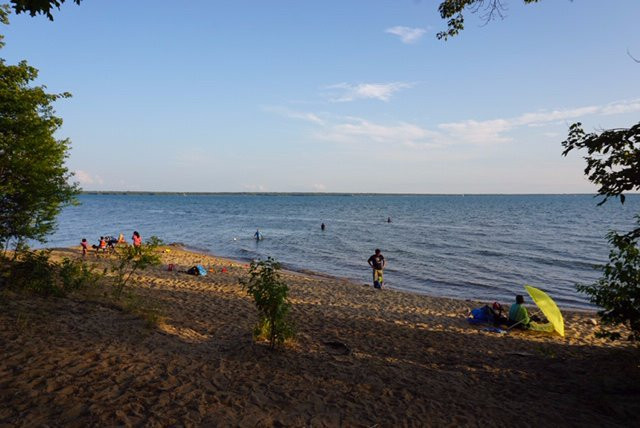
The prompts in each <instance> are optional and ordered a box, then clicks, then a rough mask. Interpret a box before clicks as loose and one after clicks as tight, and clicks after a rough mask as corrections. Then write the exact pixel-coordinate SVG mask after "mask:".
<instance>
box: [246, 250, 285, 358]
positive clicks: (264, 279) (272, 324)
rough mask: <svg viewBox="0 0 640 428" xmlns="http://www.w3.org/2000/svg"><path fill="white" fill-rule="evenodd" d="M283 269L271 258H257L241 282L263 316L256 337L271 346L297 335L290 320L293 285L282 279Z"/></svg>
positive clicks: (255, 330)
mask: <svg viewBox="0 0 640 428" xmlns="http://www.w3.org/2000/svg"><path fill="white" fill-rule="evenodd" d="M279 270H280V263H278V262H277V261H276V260H275V259H273V258H271V257H269V258H268V259H267V260H259V261H253V262H251V265H250V267H249V279H248V280H246V281H241V284H242V286H243V288H244V289H245V290H246V291H247V294H249V295H250V296H252V297H253V300H254V302H255V304H256V307H257V308H258V313H259V316H260V321H259V323H258V325H257V326H256V327H255V329H254V336H256V337H264V338H266V339H268V340H269V346H270V348H271V349H273V348H274V347H275V345H276V344H282V343H283V342H284V341H285V339H287V338H290V337H292V336H293V328H292V325H291V323H290V322H289V320H288V314H289V309H290V306H291V304H290V303H289V301H288V293H289V287H288V286H287V284H286V283H285V282H284V281H282V280H281V279H280V275H279V273H278V271H279Z"/></svg>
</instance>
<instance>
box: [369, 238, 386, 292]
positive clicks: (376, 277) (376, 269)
mask: <svg viewBox="0 0 640 428" xmlns="http://www.w3.org/2000/svg"><path fill="white" fill-rule="evenodd" d="M367 263H369V266H371V269H373V287H374V288H382V283H383V281H384V278H383V273H382V271H383V269H384V266H385V261H384V256H383V255H382V253H381V252H380V249H378V248H376V252H375V254H374V255H372V256H371V257H369V260H367Z"/></svg>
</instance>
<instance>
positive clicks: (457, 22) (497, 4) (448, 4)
mask: <svg viewBox="0 0 640 428" xmlns="http://www.w3.org/2000/svg"><path fill="white" fill-rule="evenodd" d="M523 1H524V2H525V3H537V2H538V1H539V0H523ZM466 10H468V11H470V12H471V13H478V12H481V13H482V18H483V19H484V20H485V22H489V21H491V20H493V19H495V18H496V17H499V18H503V17H504V11H505V6H504V5H503V4H502V1H501V0H444V1H443V2H442V3H440V6H438V11H439V12H440V17H441V18H442V19H447V20H448V21H447V30H446V31H440V32H438V34H437V35H436V37H437V38H438V39H444V40H448V39H449V37H453V36H457V35H458V33H460V31H462V30H464V12H465V11H466Z"/></svg>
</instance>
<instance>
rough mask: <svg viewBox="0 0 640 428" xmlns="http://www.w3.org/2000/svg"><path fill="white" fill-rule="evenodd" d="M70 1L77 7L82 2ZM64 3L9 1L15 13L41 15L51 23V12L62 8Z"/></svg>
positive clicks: (32, 0)
mask: <svg viewBox="0 0 640 428" xmlns="http://www.w3.org/2000/svg"><path fill="white" fill-rule="evenodd" d="M72 1H73V3H75V4H78V5H79V4H80V2H81V1H82V0H72ZM64 2H65V0H11V4H12V5H13V9H14V10H15V11H16V13H22V12H25V13H28V14H29V15H31V16H36V15H38V14H43V15H46V17H47V18H49V19H50V20H51V21H53V15H52V14H51V10H52V9H53V8H56V9H60V6H62V4H63V3H64Z"/></svg>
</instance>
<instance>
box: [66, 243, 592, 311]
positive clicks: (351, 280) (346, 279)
mask: <svg viewBox="0 0 640 428" xmlns="http://www.w3.org/2000/svg"><path fill="white" fill-rule="evenodd" d="M167 245H168V246H178V247H181V248H182V249H184V250H186V251H190V252H193V253H202V254H203V255H207V256H211V257H216V258H219V259H224V260H228V261H229V262H233V263H250V262H251V258H247V259H246V260H245V259H236V258H233V257H227V256H218V255H216V254H214V253H213V252H212V251H209V250H207V249H204V248H198V247H192V246H189V245H186V244H184V243H182V242H172V243H169V244H167ZM70 248H75V247H70ZM78 248H79V247H78ZM282 266H283V270H286V271H288V272H291V273H298V274H301V275H310V276H315V277H319V278H328V279H332V280H336V281H344V282H349V283H352V284H353V285H354V286H361V287H372V285H371V284H368V283H367V284H365V283H362V282H359V281H358V280H357V279H355V278H349V277H342V276H337V275H331V274H328V273H324V272H318V271H314V270H312V269H305V268H300V269H296V268H292V267H287V266H285V264H282ZM385 289H386V290H393V291H396V292H399V293H408V294H412V295H413V294H415V295H419V296H426V297H431V298H436V299H437V298H440V299H451V300H455V301H460V302H469V303H476V304H481V305H484V304H491V301H490V300H486V301H481V300H474V299H464V298H458V297H452V296H438V295H434V294H430V293H428V292H420V291H418V290H413V289H402V288H396V287H393V286H385ZM522 294H523V295H525V294H526V292H525V290H524V288H523V290H522ZM514 297H515V295H514ZM525 298H527V299H529V296H528V295H526V296H525ZM483 302H484V303H483ZM498 303H501V304H502V305H509V304H510V303H507V302H504V303H503V302H498ZM525 306H527V307H528V308H535V307H536V306H535V304H527V305H525ZM558 308H559V309H560V310H561V311H563V312H565V311H567V312H578V313H585V314H591V316H594V317H595V316H597V312H598V308H592V309H590V308H577V307H564V306H560V305H558Z"/></svg>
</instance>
